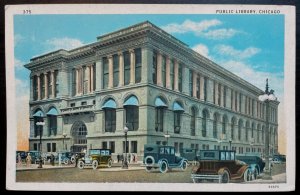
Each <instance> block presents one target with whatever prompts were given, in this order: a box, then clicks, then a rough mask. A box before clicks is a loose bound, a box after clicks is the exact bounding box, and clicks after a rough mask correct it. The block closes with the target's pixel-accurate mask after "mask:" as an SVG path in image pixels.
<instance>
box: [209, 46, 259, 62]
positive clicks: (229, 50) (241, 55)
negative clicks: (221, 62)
mask: <svg viewBox="0 0 300 195" xmlns="http://www.w3.org/2000/svg"><path fill="white" fill-rule="evenodd" d="M214 50H215V51H216V52H217V53H218V54H221V55H224V56H229V57H233V58H235V59H246V58H250V57H252V56H254V55H256V54H257V53H259V52H260V51H261V49H259V48H256V47H248V48H246V49H244V50H237V49H235V48H233V47H232V46H230V45H218V46H216V47H215V48H214Z"/></svg>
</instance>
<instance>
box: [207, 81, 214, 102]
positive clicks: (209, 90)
mask: <svg viewBox="0 0 300 195" xmlns="http://www.w3.org/2000/svg"><path fill="white" fill-rule="evenodd" d="M213 90H214V81H213V80H211V79H210V78H207V102H209V103H213V102H214V101H213V98H214V97H213Z"/></svg>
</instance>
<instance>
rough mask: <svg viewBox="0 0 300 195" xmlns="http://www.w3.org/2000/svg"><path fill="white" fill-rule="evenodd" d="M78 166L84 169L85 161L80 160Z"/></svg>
mask: <svg viewBox="0 0 300 195" xmlns="http://www.w3.org/2000/svg"><path fill="white" fill-rule="evenodd" d="M77 166H78V168H79V169H83V167H84V162H83V161H78V165H77Z"/></svg>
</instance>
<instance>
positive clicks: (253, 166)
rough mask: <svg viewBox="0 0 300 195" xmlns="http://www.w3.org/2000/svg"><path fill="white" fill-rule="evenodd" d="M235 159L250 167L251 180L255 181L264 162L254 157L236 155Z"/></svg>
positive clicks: (262, 168) (263, 166) (261, 170)
mask: <svg viewBox="0 0 300 195" xmlns="http://www.w3.org/2000/svg"><path fill="white" fill-rule="evenodd" d="M236 159H237V160H240V161H243V162H245V163H246V164H248V165H249V166H250V170H251V174H252V177H253V178H252V179H257V177H258V176H259V175H260V174H261V173H262V172H263V170H264V168H265V164H266V163H265V162H264V161H263V160H262V159H261V158H260V157H259V156H256V155H249V154H248V155H236Z"/></svg>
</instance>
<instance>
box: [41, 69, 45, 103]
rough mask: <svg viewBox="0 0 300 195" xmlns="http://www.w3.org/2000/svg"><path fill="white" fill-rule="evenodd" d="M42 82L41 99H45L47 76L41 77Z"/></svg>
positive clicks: (42, 75)
mask: <svg viewBox="0 0 300 195" xmlns="http://www.w3.org/2000/svg"><path fill="white" fill-rule="evenodd" d="M40 82H41V99H44V98H45V76H44V74H41V75H40Z"/></svg>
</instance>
